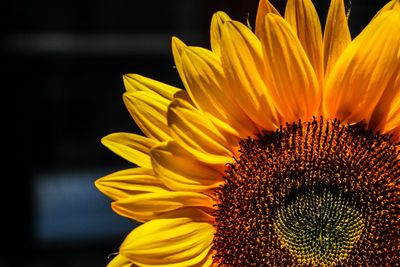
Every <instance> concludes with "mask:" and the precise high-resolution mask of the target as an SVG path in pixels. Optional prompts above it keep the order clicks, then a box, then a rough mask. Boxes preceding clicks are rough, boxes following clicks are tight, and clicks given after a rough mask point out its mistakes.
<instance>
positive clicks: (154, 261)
mask: <svg viewBox="0 0 400 267" xmlns="http://www.w3.org/2000/svg"><path fill="white" fill-rule="evenodd" d="M213 233H214V227H213V226H212V225H211V224H210V223H207V222H197V221H195V219H191V218H190V217H175V218H174V217H170V218H163V219H156V220H152V221H149V222H146V223H145V224H142V225H140V226H139V227H137V228H136V229H135V230H133V231H132V232H131V233H130V234H129V235H128V236H127V237H126V239H125V241H124V242H123V243H122V245H121V247H120V253H121V254H122V255H124V256H126V257H127V258H129V259H131V260H132V261H133V262H134V263H135V264H137V265H139V266H168V267H182V266H188V267H189V266H194V265H196V264H199V263H201V262H202V261H203V260H204V259H206V258H207V256H208V255H209V250H210V248H211V246H212V241H213V238H214V235H213Z"/></svg>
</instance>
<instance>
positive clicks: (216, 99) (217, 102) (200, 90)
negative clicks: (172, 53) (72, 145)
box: [182, 47, 255, 136]
mask: <svg viewBox="0 0 400 267" xmlns="http://www.w3.org/2000/svg"><path fill="white" fill-rule="evenodd" d="M182 65H183V73H184V76H185V77H186V81H187V85H188V87H187V90H188V93H189V95H190V96H191V98H192V99H193V102H194V103H195V105H196V106H197V107H198V108H199V109H200V110H202V111H204V112H205V113H207V114H211V115H212V116H214V117H216V118H217V119H219V120H221V121H223V122H226V123H227V124H228V125H231V126H232V127H233V128H234V129H236V130H237V131H238V132H239V133H240V134H241V136H248V135H249V134H252V133H253V132H254V130H255V126H254V124H253V123H252V121H251V120H250V119H249V118H248V117H247V116H246V115H245V114H244V113H243V111H242V109H241V108H240V107H239V105H238V104H237V103H236V101H235V96H234V95H233V94H232V90H230V88H229V86H228V84H227V80H226V77H225V73H224V70H223V68H222V64H221V61H220V59H219V58H217V57H216V56H215V54H214V53H212V52H211V51H209V50H207V49H204V48H200V47H187V48H186V49H185V50H184V52H183V54H182Z"/></svg>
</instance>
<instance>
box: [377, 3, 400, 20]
mask: <svg viewBox="0 0 400 267" xmlns="http://www.w3.org/2000/svg"><path fill="white" fill-rule="evenodd" d="M392 9H395V10H400V1H399V0H391V1H390V2H389V3H387V4H386V5H384V6H383V7H382V8H381V9H380V10H379V11H378V12H377V13H376V15H375V16H374V18H376V17H377V16H379V15H380V14H382V13H383V12H385V11H389V10H392Z"/></svg>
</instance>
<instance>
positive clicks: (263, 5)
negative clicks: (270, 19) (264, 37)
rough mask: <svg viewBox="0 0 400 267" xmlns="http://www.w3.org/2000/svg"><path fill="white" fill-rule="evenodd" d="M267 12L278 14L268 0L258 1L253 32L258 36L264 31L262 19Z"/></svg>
mask: <svg viewBox="0 0 400 267" xmlns="http://www.w3.org/2000/svg"><path fill="white" fill-rule="evenodd" d="M268 13H272V14H276V15H280V14H279V12H278V11H277V10H276V9H275V7H274V6H273V5H272V4H271V3H270V2H269V1H268V0H260V1H259V2H258V10H257V16H256V29H255V33H256V35H257V36H258V38H260V36H261V33H262V32H263V31H264V26H265V24H264V20H265V15H267V14H268Z"/></svg>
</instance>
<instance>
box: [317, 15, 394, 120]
mask: <svg viewBox="0 0 400 267" xmlns="http://www.w3.org/2000/svg"><path fill="white" fill-rule="evenodd" d="M399 32H400V11H397V10H392V11H387V12H384V13H382V14H381V15H379V16H378V17H376V18H375V19H373V20H372V21H371V23H370V24H369V25H368V26H367V27H366V28H365V29H364V30H363V31H362V32H361V33H360V35H359V36H357V38H356V39H354V41H353V42H352V43H351V44H350V45H349V46H348V47H347V48H346V50H345V51H344V52H343V54H342V55H341V57H340V58H339V60H338V62H337V63H336V65H335V67H334V68H333V70H332V72H331V75H330V77H329V80H328V82H327V88H326V90H327V91H326V92H327V94H326V97H325V98H324V108H325V112H326V114H328V115H329V116H330V117H335V118H339V119H341V120H342V121H346V122H359V121H366V122H369V120H370V117H371V114H372V112H373V111H374V110H375V108H376V107H377V104H378V102H379V101H380V99H382V97H384V98H388V97H389V98H391V96H392V95H393V93H394V91H393V90H396V88H392V84H393V81H394V80H396V77H397V75H399V74H398V72H399V65H400V54H399V51H400V35H399V34H398V33H399ZM383 102H385V100H383ZM378 110H382V109H381V108H380V107H378ZM373 124H374V127H376V119H374V123H373Z"/></svg>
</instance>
